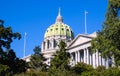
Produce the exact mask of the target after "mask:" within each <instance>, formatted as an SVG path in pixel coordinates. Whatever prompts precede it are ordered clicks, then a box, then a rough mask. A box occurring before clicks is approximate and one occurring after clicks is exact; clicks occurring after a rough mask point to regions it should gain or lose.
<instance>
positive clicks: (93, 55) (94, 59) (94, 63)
mask: <svg viewBox="0 0 120 76" xmlns="http://www.w3.org/2000/svg"><path fill="white" fill-rule="evenodd" d="M92 57H93V58H92V59H93V68H96V58H95V53H93V54H92Z"/></svg>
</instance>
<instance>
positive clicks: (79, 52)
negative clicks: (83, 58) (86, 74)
mask: <svg viewBox="0 0 120 76" xmlns="http://www.w3.org/2000/svg"><path fill="white" fill-rule="evenodd" d="M78 62H80V51H78Z"/></svg>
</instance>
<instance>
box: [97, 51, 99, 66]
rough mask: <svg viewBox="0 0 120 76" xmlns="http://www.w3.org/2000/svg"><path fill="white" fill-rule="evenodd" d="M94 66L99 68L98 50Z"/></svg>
mask: <svg viewBox="0 0 120 76" xmlns="http://www.w3.org/2000/svg"><path fill="white" fill-rule="evenodd" d="M96 66H97V67H98V66H99V53H98V50H97V51H96Z"/></svg>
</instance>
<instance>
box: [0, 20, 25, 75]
mask: <svg viewBox="0 0 120 76" xmlns="http://www.w3.org/2000/svg"><path fill="white" fill-rule="evenodd" d="M20 38H21V35H20V34H19V33H18V32H15V33H14V32H12V29H11V27H4V21H3V20H0V64H2V65H6V66H8V67H9V69H10V70H9V71H10V72H11V73H12V74H15V73H21V72H24V71H26V62H25V61H23V60H21V59H19V58H17V57H16V55H15V52H14V51H13V50H12V49H11V47H10V45H11V43H12V42H13V39H20ZM3 71H4V70H3ZM6 72H7V71H6Z"/></svg>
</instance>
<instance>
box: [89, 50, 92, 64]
mask: <svg viewBox="0 0 120 76" xmlns="http://www.w3.org/2000/svg"><path fill="white" fill-rule="evenodd" d="M89 54H90V65H92V54H91V52H90V51H89Z"/></svg>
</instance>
